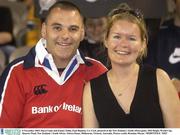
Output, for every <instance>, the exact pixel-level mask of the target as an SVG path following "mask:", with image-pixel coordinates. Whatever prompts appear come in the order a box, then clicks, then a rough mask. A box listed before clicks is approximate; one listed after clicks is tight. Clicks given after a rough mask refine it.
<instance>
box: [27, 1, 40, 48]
mask: <svg viewBox="0 0 180 135" xmlns="http://www.w3.org/2000/svg"><path fill="white" fill-rule="evenodd" d="M24 3H25V5H26V6H27V18H26V27H27V29H28V30H27V32H26V34H25V44H24V45H26V46H28V47H33V46H35V45H36V43H37V41H38V39H39V38H40V29H41V20H40V19H39V18H37V17H35V13H34V12H35V6H34V2H33V0H24Z"/></svg>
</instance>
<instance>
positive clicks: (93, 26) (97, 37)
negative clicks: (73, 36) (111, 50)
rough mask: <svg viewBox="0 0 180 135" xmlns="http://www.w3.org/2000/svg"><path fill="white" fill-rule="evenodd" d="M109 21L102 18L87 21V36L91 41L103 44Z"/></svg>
mask: <svg viewBox="0 0 180 135" xmlns="http://www.w3.org/2000/svg"><path fill="white" fill-rule="evenodd" d="M106 24H107V20H106V18H105V17H102V18H87V20H86V24H85V25H86V36H87V38H88V39H90V40H94V41H96V42H101V41H102V40H103V34H104V31H105V28H106Z"/></svg>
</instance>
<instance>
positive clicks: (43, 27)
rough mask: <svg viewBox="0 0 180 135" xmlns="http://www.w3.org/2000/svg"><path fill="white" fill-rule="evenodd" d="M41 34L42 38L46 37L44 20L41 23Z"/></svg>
mask: <svg viewBox="0 0 180 135" xmlns="http://www.w3.org/2000/svg"><path fill="white" fill-rule="evenodd" d="M41 36H42V38H44V39H46V24H45V22H43V23H42V28H41Z"/></svg>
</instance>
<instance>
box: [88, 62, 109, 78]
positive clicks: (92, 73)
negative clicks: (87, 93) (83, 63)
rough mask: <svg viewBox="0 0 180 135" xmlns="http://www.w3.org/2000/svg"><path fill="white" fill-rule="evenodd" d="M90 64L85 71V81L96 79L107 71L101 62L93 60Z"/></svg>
mask: <svg viewBox="0 0 180 135" xmlns="http://www.w3.org/2000/svg"><path fill="white" fill-rule="evenodd" d="M90 62H91V63H92V65H91V66H89V67H88V68H89V69H87V70H86V72H87V73H86V75H87V76H86V81H89V80H91V79H93V78H96V77H98V76H100V75H101V74H103V73H105V72H106V71H107V68H106V67H105V66H104V65H103V64H102V63H101V62H99V61H96V60H93V59H92V60H90Z"/></svg>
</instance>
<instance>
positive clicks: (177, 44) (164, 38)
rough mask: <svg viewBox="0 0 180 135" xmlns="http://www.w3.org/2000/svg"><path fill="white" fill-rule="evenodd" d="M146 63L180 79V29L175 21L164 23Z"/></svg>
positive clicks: (153, 41)
mask: <svg viewBox="0 0 180 135" xmlns="http://www.w3.org/2000/svg"><path fill="white" fill-rule="evenodd" d="M145 63H148V64H151V65H153V66H154V67H158V68H162V69H164V70H165V71H166V72H167V73H168V74H169V76H170V77H171V78H173V77H176V78H179V79H180V27H178V26H175V25H174V20H168V21H166V22H164V23H163V25H162V26H161V28H160V30H159V33H158V37H157V38H156V39H154V40H152V41H151V42H150V44H149V45H148V57H147V59H146V62H145Z"/></svg>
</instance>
